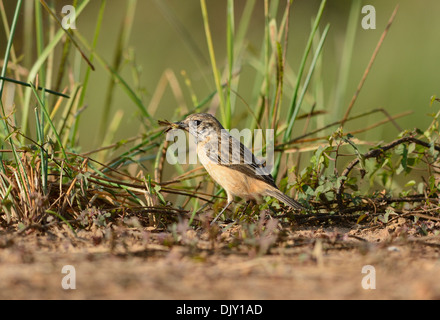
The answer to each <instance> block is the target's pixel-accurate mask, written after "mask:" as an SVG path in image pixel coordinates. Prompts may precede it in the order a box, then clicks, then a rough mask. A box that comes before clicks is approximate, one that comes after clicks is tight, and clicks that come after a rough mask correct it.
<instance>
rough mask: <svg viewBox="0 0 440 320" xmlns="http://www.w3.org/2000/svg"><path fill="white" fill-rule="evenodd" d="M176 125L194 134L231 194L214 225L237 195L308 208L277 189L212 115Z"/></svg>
mask: <svg viewBox="0 0 440 320" xmlns="http://www.w3.org/2000/svg"><path fill="white" fill-rule="evenodd" d="M173 127H176V128H181V129H184V130H186V131H188V132H189V133H190V134H191V135H192V136H194V138H195V140H196V144H197V155H198V157H199V160H200V162H201V163H202V164H203V166H204V167H205V169H206V171H208V173H209V174H210V175H211V177H212V178H213V179H214V181H216V182H217V183H218V184H219V185H220V186H221V187H222V188H223V189H224V190H225V191H226V194H227V196H228V204H227V205H226V206H225V207H224V209H223V210H222V211H221V212H220V213H219V214H218V215H217V217H216V218H215V219H214V220H213V221H212V222H211V225H212V224H213V223H215V221H217V219H218V218H219V217H220V216H221V215H222V214H223V212H224V211H225V210H226V209H227V208H228V207H229V205H230V204H231V203H232V202H233V201H234V196H236V197H240V198H242V199H245V200H255V201H259V200H260V199H261V198H262V197H264V196H271V197H274V198H276V199H278V200H279V201H281V202H283V203H285V204H286V205H288V206H290V207H292V208H293V209H296V210H301V209H305V208H304V207H303V206H302V205H301V204H299V203H298V202H296V201H295V200H293V199H292V198H290V197H289V196H287V195H285V194H284V193H282V192H281V191H280V190H279V189H278V187H277V186H276V184H275V181H274V179H273V177H272V175H271V174H270V173H269V172H268V171H267V169H266V168H265V166H263V164H262V163H261V162H260V161H258V159H257V158H256V157H255V156H254V155H253V153H252V152H251V151H250V150H249V149H248V148H246V147H245V146H244V145H243V144H242V143H241V142H240V141H239V140H237V139H236V138H234V137H232V136H231V135H230V134H229V132H227V131H226V130H225V129H224V128H223V126H222V125H221V123H220V122H219V121H218V120H217V119H216V118H215V117H214V116H212V115H211V114H208V113H198V114H192V115H190V116H188V117H187V118H186V119H185V120H183V121H181V122H176V123H174V124H173Z"/></svg>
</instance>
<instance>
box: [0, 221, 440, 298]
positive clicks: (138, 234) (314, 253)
mask: <svg viewBox="0 0 440 320" xmlns="http://www.w3.org/2000/svg"><path fill="white" fill-rule="evenodd" d="M272 227H274V229H273V232H272V233H263V232H260V233H259V231H258V230H257V229H258V228H257V229H255V230H256V231H255V230H254V231H253V233H252V232H247V233H246V232H245V231H246V230H244V229H243V228H244V227H243V226H242V225H240V226H239V225H234V226H229V227H225V226H223V229H222V230H219V229H215V230H214V231H215V232H214V231H213V229H211V230H208V231H207V229H206V228H200V229H199V230H192V229H185V228H181V230H180V231H179V230H177V231H175V232H174V233H173V232H171V231H164V230H162V231H161V230H154V229H148V228H139V227H131V228H129V227H127V226H124V227H122V226H115V225H114V226H111V227H108V228H105V229H99V228H96V229H95V230H89V231H80V232H78V233H77V235H75V236H74V235H73V234H72V232H71V231H69V229H68V228H67V227H65V229H59V230H52V231H50V232H47V231H42V230H39V229H38V228H37V229H33V228H30V229H28V230H25V231H24V232H22V233H21V234H17V232H11V231H7V230H0V298H1V299H440V277H439V274H440V236H439V235H438V231H437V230H439V229H440V223H439V222H435V221H434V222H433V221H421V220H419V221H417V223H416V222H414V221H413V219H412V218H411V219H405V218H399V219H395V220H394V221H392V222H390V223H388V224H387V225H384V224H382V223H380V222H377V221H376V222H372V221H370V222H366V223H363V224H362V225H357V224H356V223H355V222H347V221H340V220H339V219H337V220H336V221H330V220H328V221H325V223H324V224H323V223H315V222H310V221H309V222H301V223H297V224H295V225H294V226H293V227H292V226H291V225H290V226H289V225H288V226H285V225H282V224H281V223H278V225H277V224H276V223H275V226H272ZM177 229H179V226H178V227H177ZM267 229H269V226H267ZM261 230H263V229H260V231H261ZM248 231H249V230H248ZM179 232H180V233H179ZM246 234H247V235H246ZM251 234H254V235H255V234H257V235H256V236H254V237H253V238H252V237H251V236H250V235H251ZM271 236H274V237H272V238H271ZM237 238H239V239H240V241H236V239H237ZM234 241H235V242H234ZM267 243H269V245H270V249H269V247H267V246H266V247H265V245H266V244H267ZM66 265H69V266H73V267H74V271H72V270H73V269H69V270H68V271H66V270H64V272H65V273H63V267H64V266H66ZM365 266H367V267H365ZM368 266H370V267H368ZM364 267H365V268H366V269H364ZM363 269H364V270H363ZM363 271H364V273H363ZM73 276H75V279H74V281H73V280H71V279H73V278H72V277H73ZM65 277H68V278H69V281H68V282H66V281H67V278H65ZM63 278H64V279H63ZM63 280H64V284H65V283H68V284H70V285H72V284H75V287H76V289H73V290H69V289H63ZM372 285H375V289H373V288H371V286H372ZM364 287H365V288H364Z"/></svg>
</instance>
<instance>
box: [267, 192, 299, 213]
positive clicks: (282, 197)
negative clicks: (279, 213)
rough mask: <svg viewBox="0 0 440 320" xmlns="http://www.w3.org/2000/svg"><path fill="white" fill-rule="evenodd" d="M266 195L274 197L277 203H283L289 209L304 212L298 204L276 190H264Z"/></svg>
mask: <svg viewBox="0 0 440 320" xmlns="http://www.w3.org/2000/svg"><path fill="white" fill-rule="evenodd" d="M266 194H267V195H268V196H271V197H274V198H276V199H278V200H279V201H281V202H283V203H284V204H286V205H288V206H289V207H292V208H293V209H296V210H304V209H306V208H304V207H303V206H302V205H301V204H300V203H299V202H297V201H295V200H293V199H292V198H291V197H289V196H287V195H285V194H284V193H282V192H281V191H280V190H278V189H268V190H266Z"/></svg>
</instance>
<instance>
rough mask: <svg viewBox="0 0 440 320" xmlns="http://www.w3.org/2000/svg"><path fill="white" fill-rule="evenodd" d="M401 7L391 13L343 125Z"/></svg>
mask: <svg viewBox="0 0 440 320" xmlns="http://www.w3.org/2000/svg"><path fill="white" fill-rule="evenodd" d="M398 9H399V5H397V6H396V8H395V9H394V11H393V13H392V14H391V18H390V20H389V21H388V24H387V26H386V27H385V30H384V32H383V33H382V36H381V37H380V39H379V42H378V43H377V46H376V49H375V50H374V52H373V55H372V56H371V59H370V62H369V63H368V66H367V69H365V72H364V75H363V76H362V79H361V82H360V83H359V86H358V88H357V90H356V92H355V94H354V96H353V98H352V99H351V102H350V104H349V106H348V108H347V111H346V112H345V115H344V118H343V120H342V123H341V126H343V125H344V124H345V122H346V121H347V119H348V116H349V115H350V112H351V109H353V106H354V103H355V102H356V100H357V98H358V96H359V93H360V92H361V90H362V87H363V86H364V83H365V80H366V79H367V76H368V74H369V73H370V70H371V67H372V66H373V63H374V61H375V60H376V57H377V54H378V53H379V49H380V47H381V46H382V43H383V41H384V40H385V37H386V35H387V34H388V31H389V30H390V28H391V25H392V24H393V21H394V18H395V16H396V14H397V10H398Z"/></svg>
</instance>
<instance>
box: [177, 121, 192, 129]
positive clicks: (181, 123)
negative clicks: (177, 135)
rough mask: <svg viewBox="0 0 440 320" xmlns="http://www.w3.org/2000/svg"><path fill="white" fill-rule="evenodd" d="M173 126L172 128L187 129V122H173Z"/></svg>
mask: <svg viewBox="0 0 440 320" xmlns="http://www.w3.org/2000/svg"><path fill="white" fill-rule="evenodd" d="M173 127H174V129H183V130H188V124H186V123H185V122H184V121H180V122H174V123H173Z"/></svg>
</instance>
